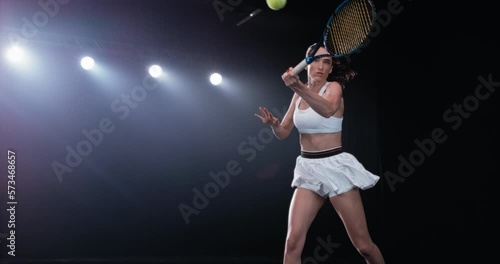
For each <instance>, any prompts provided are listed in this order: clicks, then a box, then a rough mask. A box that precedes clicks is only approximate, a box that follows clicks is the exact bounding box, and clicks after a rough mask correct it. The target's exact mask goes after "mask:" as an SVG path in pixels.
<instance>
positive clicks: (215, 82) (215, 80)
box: [210, 73, 222, 85]
mask: <svg viewBox="0 0 500 264" xmlns="http://www.w3.org/2000/svg"><path fill="white" fill-rule="evenodd" d="M210 82H211V83H212V84H213V85H219V84H221V83H222V76H221V75H220V74H218V73H213V74H212V75H210Z"/></svg>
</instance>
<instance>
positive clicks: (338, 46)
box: [325, 0, 375, 54]
mask: <svg viewBox="0 0 500 264" xmlns="http://www.w3.org/2000/svg"><path fill="white" fill-rule="evenodd" d="M374 18H375V14H374V9H373V6H372V5H370V3H369V1H366V0H351V1H349V2H348V3H346V4H345V5H344V6H343V7H342V8H341V9H340V10H339V11H338V13H337V14H336V15H335V16H334V17H333V19H332V21H331V23H330V25H329V26H328V29H327V38H326V43H325V44H326V45H328V46H329V47H330V50H331V51H332V52H333V53H334V54H347V53H350V52H351V51H352V50H353V49H354V48H355V47H357V46H359V45H360V44H361V43H363V41H364V40H365V39H366V37H367V35H368V33H369V31H370V30H371V26H372V23H373V21H374Z"/></svg>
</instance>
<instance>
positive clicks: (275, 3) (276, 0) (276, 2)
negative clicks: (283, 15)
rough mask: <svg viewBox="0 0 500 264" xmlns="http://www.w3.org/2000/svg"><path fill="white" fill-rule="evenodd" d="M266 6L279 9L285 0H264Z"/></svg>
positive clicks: (283, 5) (284, 3)
mask: <svg viewBox="0 0 500 264" xmlns="http://www.w3.org/2000/svg"><path fill="white" fill-rule="evenodd" d="M266 3H267V6H269V8H271V9H272V10H275V11H277V10H280V9H282V8H283V7H285V5H286V0H266Z"/></svg>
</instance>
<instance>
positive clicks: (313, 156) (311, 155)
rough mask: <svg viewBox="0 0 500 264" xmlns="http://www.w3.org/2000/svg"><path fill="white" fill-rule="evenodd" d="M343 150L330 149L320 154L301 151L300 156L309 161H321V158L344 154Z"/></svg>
mask: <svg viewBox="0 0 500 264" xmlns="http://www.w3.org/2000/svg"><path fill="white" fill-rule="evenodd" d="M342 152H343V151H342V148H341V147H340V148H335V149H329V150H325V151H320V152H308V151H301V152H300V156H301V157H303V158H307V159H320V158H326V157H331V156H334V155H337V154H340V153H342Z"/></svg>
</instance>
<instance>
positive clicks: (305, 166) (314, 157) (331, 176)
mask: <svg viewBox="0 0 500 264" xmlns="http://www.w3.org/2000/svg"><path fill="white" fill-rule="evenodd" d="M325 153H326V154H325ZM379 179H380V177H379V176H377V175H374V174H372V173H371V172H369V171H368V170H366V169H365V168H364V166H363V165H362V164H361V163H360V162H359V161H358V160H357V159H356V157H354V156H353V155H352V154H350V153H347V152H343V151H342V149H341V148H337V149H336V150H335V151H332V150H329V151H325V152H314V153H310V152H302V154H301V155H300V156H298V157H297V161H296V165H295V169H294V177H293V181H292V187H301V188H305V189H308V190H311V191H313V192H315V193H317V194H318V195H320V196H321V197H323V198H330V197H333V196H336V195H339V194H341V193H344V192H347V191H349V190H352V189H354V188H356V187H357V188H360V189H362V190H365V189H368V188H371V187H373V186H375V184H377V182H378V180H379Z"/></svg>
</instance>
